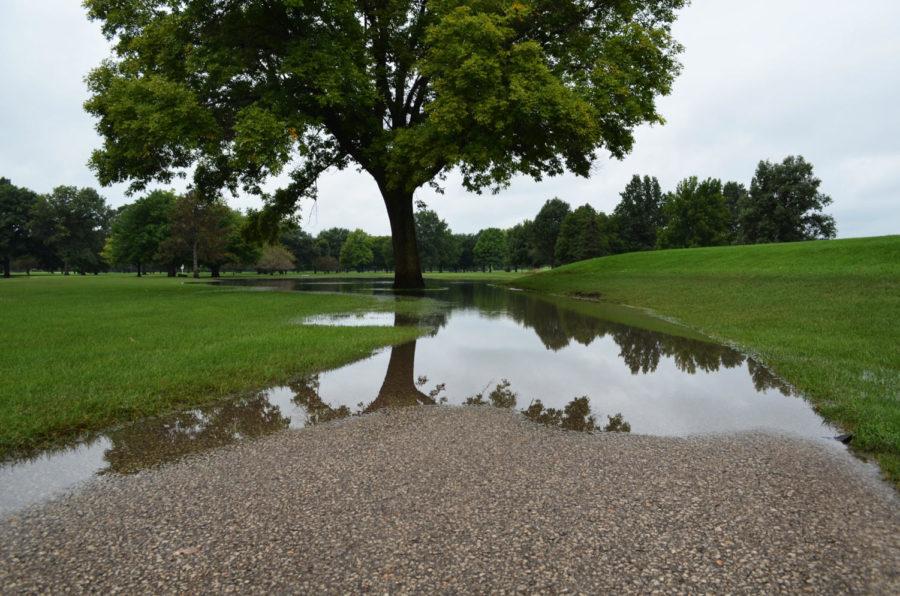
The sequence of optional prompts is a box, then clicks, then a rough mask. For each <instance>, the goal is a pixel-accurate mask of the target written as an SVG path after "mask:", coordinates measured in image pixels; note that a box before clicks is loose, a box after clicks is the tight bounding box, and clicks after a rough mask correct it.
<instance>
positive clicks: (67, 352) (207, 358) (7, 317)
mask: <svg viewBox="0 0 900 596" xmlns="http://www.w3.org/2000/svg"><path fill="white" fill-rule="evenodd" d="M185 281H187V280H184V279H168V278H165V277H145V278H142V279H138V278H137V277H133V276H119V275H103V276H98V277H94V276H88V277H79V276H68V277H63V276H61V275H56V276H49V275H41V276H32V277H25V276H21V277H15V278H13V279H7V280H3V279H0V312H2V313H3V324H2V326H0V342H2V346H3V349H2V350H0V371H2V374H0V455H2V454H3V453H4V452H8V451H9V450H11V449H15V448H28V447H34V446H38V445H40V444H41V443H43V442H46V441H50V440H52V439H54V438H58V437H61V436H70V435H72V434H73V433H77V432H79V431H85V430H94V429H99V428H102V427H105V426H108V425H110V424H113V423H116V422H121V421H126V420H132V419H136V418H139V417H142V416H148V415H153V414H158V413H161V412H164V411H167V410H172V409H175V408H181V407H185V406H190V405H197V404H200V403H203V402H209V401H213V400H217V399H221V398H222V397H224V396H227V395H229V394H232V393H236V392H240V391H244V390H251V389H259V388H262V387H265V386H267V385H270V384H276V383H279V382H283V381H285V380H287V379H288V378H290V377H292V376H296V375H299V374H303V373H308V372H312V371H316V370H321V369H325V368H328V367H333V366H336V365H339V364H343V363H346V362H349V361H351V360H355V359H358V358H361V357H364V356H365V355H366V354H368V353H369V352H370V351H372V350H373V349H375V348H377V347H379V346H383V345H387V344H391V343H398V342H401V341H405V340H408V339H411V338H412V337H414V336H415V335H416V334H417V333H418V331H417V330H416V329H411V328H406V329H402V328H401V329H396V328H346V327H345V328H339V327H303V326H300V325H297V324H296V321H297V319H299V318H301V317H304V316H307V315H311V314H317V313H327V312H339V311H347V310H353V309H360V308H367V309H372V308H375V309H378V308H391V304H390V303H389V302H385V301H379V300H377V299H376V298H373V297H369V296H343V295H342V296H334V295H301V294H296V293H286V292H260V291H252V290H244V289H237V288H235V289H223V288H214V287H210V286H207V285H204V284H195V283H184V282H185Z"/></svg>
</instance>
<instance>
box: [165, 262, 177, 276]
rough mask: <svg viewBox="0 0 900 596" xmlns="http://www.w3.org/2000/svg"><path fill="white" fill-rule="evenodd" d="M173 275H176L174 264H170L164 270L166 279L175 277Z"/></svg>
mask: <svg viewBox="0 0 900 596" xmlns="http://www.w3.org/2000/svg"><path fill="white" fill-rule="evenodd" d="M175 274H176V269H175V263H172V264H170V265H169V267H168V268H167V269H166V277H175Z"/></svg>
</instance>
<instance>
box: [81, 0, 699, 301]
mask: <svg viewBox="0 0 900 596" xmlns="http://www.w3.org/2000/svg"><path fill="white" fill-rule="evenodd" d="M85 4H86V6H87V9H88V14H89V17H90V18H91V19H94V20H97V21H99V22H100V24H101V27H102V30H103V32H104V34H105V35H106V36H107V37H108V38H109V39H110V40H111V41H112V42H113V44H114V45H113V56H112V58H111V59H109V60H107V61H105V62H104V63H103V64H102V65H101V66H99V67H98V68H97V69H95V70H94V71H93V72H92V73H91V74H90V76H89V78H88V84H89V87H90V92H91V98H90V99H89V100H88V101H87V103H86V108H87V110H88V111H89V112H90V113H91V114H93V115H94V116H96V117H97V118H98V124H97V128H98V131H99V132H100V134H101V135H102V137H103V139H104V144H103V147H102V148H101V149H100V150H98V151H96V152H95V153H94V155H93V157H92V159H91V164H92V166H93V168H94V170H95V171H96V173H97V176H98V177H99V179H100V180H101V181H102V182H103V183H104V184H109V183H113V182H121V181H130V182H131V183H132V187H133V188H142V187H143V186H144V185H146V184H148V183H150V182H152V181H164V182H165V181H168V180H170V179H171V178H172V177H173V176H175V175H177V174H179V173H182V172H185V171H191V168H193V170H192V172H193V183H194V184H195V185H196V187H197V190H198V191H200V192H201V193H202V194H205V195H211V194H212V191H214V190H218V189H220V188H223V187H224V188H229V189H231V190H232V191H237V190H238V189H239V188H241V187H243V188H244V189H245V190H247V191H249V192H252V193H256V194H259V195H261V196H263V197H264V199H265V200H266V203H267V211H268V212H270V213H271V212H276V214H277V215H278V216H276V217H268V218H264V219H266V220H267V221H273V222H274V221H278V220H280V219H281V217H280V216H281V215H291V214H293V213H294V212H295V209H296V205H297V203H298V201H300V200H301V199H303V198H304V197H314V196H315V188H316V186H315V180H316V179H317V177H318V176H319V175H320V174H321V173H322V172H324V171H326V170H328V169H329V168H338V169H340V168H345V167H347V166H350V165H353V166H355V167H357V168H359V169H361V170H363V171H365V172H367V173H369V174H370V175H371V176H372V178H374V180H375V182H376V183H377V185H378V188H379V190H380V192H381V196H382V199H383V201H384V204H385V206H386V207H387V212H388V217H389V219H390V223H391V231H392V238H393V244H394V254H395V285H397V286H403V287H416V286H422V285H423V281H422V275H421V270H420V265H419V255H418V247H417V242H416V236H415V222H414V217H413V193H414V191H415V190H416V189H417V188H419V187H421V186H422V185H425V184H430V183H434V181H435V180H441V179H442V178H443V177H444V175H445V174H447V173H448V172H450V171H451V170H453V169H454V168H456V169H458V171H459V172H460V173H461V174H462V180H463V185H464V187H465V188H466V189H468V190H471V191H481V190H483V189H485V188H492V189H498V188H502V187H504V186H505V185H507V184H508V183H509V181H510V180H511V178H512V177H513V176H515V175H518V174H524V175H527V176H531V177H533V178H535V179H540V178H541V177H543V176H545V175H551V176H552V175H557V174H561V173H563V172H564V171H566V170H569V171H571V172H574V173H575V174H577V175H581V176H587V175H588V174H589V173H590V169H591V164H592V162H593V161H594V159H595V158H596V156H597V155H598V154H599V152H601V151H604V152H608V153H610V154H611V155H613V156H614V157H617V158H621V157H623V156H624V155H625V154H626V153H628V152H629V151H630V150H631V148H632V145H633V142H634V138H633V130H634V128H635V127H636V126H638V125H640V124H643V123H647V122H650V123H653V122H662V121H663V119H662V117H661V116H660V114H659V113H658V111H657V106H656V98H657V97H658V96H659V95H661V94H667V93H668V92H669V91H670V90H671V85H672V82H673V79H674V77H675V76H676V74H677V73H678V70H679V64H678V62H677V55H678V53H679V51H680V46H679V45H678V43H677V42H676V41H675V40H674V39H673V38H672V36H671V32H670V28H671V24H672V22H673V21H674V19H675V12H676V11H677V9H679V8H680V7H681V6H682V5H683V4H684V0H630V1H627V2H623V1H619V0H517V1H512V0H374V1H373V0H337V1H334V2H301V1H298V0H267V1H262V0H220V1H217V2H214V1H212V0H85ZM285 171H286V173H287V177H288V178H289V180H290V182H289V183H288V184H287V185H285V186H284V187H282V188H280V189H278V190H276V191H274V192H272V193H265V192H264V191H263V184H264V183H265V182H266V181H268V180H269V179H270V178H272V177H273V176H275V175H277V174H280V173H282V172H285ZM260 217H262V214H260Z"/></svg>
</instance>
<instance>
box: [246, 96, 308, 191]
mask: <svg viewBox="0 0 900 596" xmlns="http://www.w3.org/2000/svg"><path fill="white" fill-rule="evenodd" d="M298 139H299V133H298V132H297V131H296V129H293V128H290V129H289V128H288V127H287V126H286V125H285V124H284V122H282V121H281V120H279V119H278V118H277V117H276V116H275V114H273V113H272V112H270V111H268V110H265V109H263V108H261V107H260V106H257V105H251V106H247V107H246V108H244V109H242V110H241V111H239V112H238V114H237V121H236V122H235V125H234V158H235V159H236V160H238V161H241V162H246V163H247V165H248V166H255V167H256V168H258V170H260V171H263V170H265V171H266V172H267V173H268V174H271V175H273V176H277V175H278V174H280V173H281V169H282V167H283V166H284V164H285V163H287V161H288V160H289V159H290V150H291V145H292V140H294V141H295V140H298Z"/></svg>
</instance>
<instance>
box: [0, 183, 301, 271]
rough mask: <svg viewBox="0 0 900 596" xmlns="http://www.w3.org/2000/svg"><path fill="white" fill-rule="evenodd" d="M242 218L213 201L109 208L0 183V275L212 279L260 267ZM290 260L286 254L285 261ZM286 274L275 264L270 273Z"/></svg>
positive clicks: (89, 192) (151, 198)
mask: <svg viewBox="0 0 900 596" xmlns="http://www.w3.org/2000/svg"><path fill="white" fill-rule="evenodd" d="M243 220H244V216H243V215H242V214H241V213H239V212H237V211H234V210H233V209H230V208H229V207H228V206H227V205H225V203H224V202H223V201H221V200H219V199H214V200H205V199H203V198H201V197H199V196H197V195H195V194H191V193H189V194H186V195H183V196H178V195H176V194H175V193H173V192H167V191H153V192H151V193H149V194H147V195H146V196H144V197H141V198H139V199H137V200H135V201H134V202H133V203H129V204H127V205H124V206H122V207H120V208H118V209H112V208H110V207H109V206H108V205H107V204H106V201H105V200H104V199H103V197H101V196H100V194H99V193H98V192H97V191H96V190H94V189H92V188H76V187H74V186H59V187H57V188H55V189H54V190H53V191H52V192H51V193H49V194H46V195H40V194H38V193H35V192H33V191H31V190H28V189H26V188H20V187H17V186H15V185H14V184H12V182H11V181H10V180H8V179H6V178H2V179H0V224H2V227H0V259H2V262H3V275H4V277H9V275H10V272H11V270H13V269H15V270H17V271H25V272H29V273H30V271H31V270H32V269H42V270H46V271H51V272H54V271H61V272H62V273H64V274H68V273H70V272H75V273H80V274H88V273H99V272H101V271H108V270H111V269H113V270H128V271H132V272H136V273H137V275H143V274H144V273H146V272H149V271H164V272H166V273H167V274H168V275H170V276H175V275H176V274H177V271H178V269H179V267H181V266H183V265H185V264H187V265H188V266H189V267H190V271H191V272H192V273H193V275H194V276H195V277H196V276H198V275H199V270H200V268H201V267H204V268H206V269H208V270H209V271H210V272H211V273H212V275H213V276H218V275H219V274H220V272H221V271H222V270H223V269H229V268H239V269H245V268H255V267H257V265H258V264H263V265H264V264H265V263H264V260H263V257H265V256H267V253H268V252H271V250H272V249H271V247H263V246H261V245H260V244H258V243H254V242H250V241H248V240H246V239H245V238H244V236H243V235H242V234H241V230H242V225H243ZM287 256H288V257H290V255H287ZM292 268H293V263H292V262H290V263H288V264H287V266H283V263H278V269H280V270H289V269H292Z"/></svg>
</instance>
